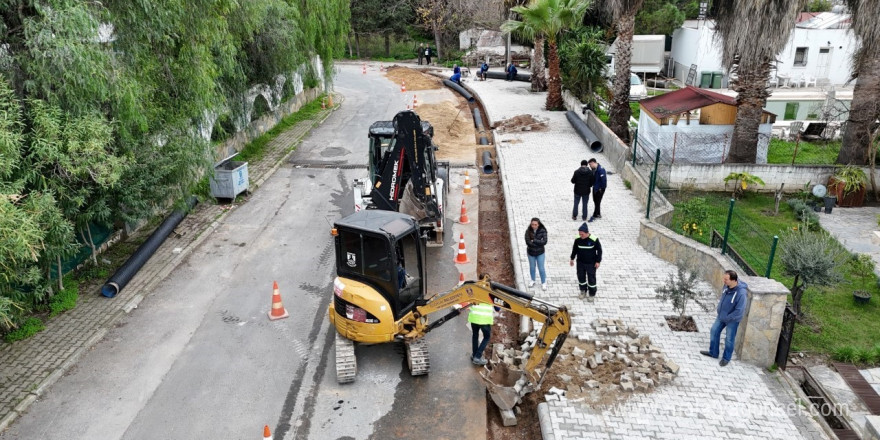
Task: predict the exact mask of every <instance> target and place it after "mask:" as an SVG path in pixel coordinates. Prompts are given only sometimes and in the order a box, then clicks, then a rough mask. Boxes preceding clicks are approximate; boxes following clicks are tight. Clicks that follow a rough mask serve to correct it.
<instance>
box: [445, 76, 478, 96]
mask: <svg viewBox="0 0 880 440" xmlns="http://www.w3.org/2000/svg"><path fill="white" fill-rule="evenodd" d="M443 84H445V85H446V87H449V88H450V89H452V90H455V91H456V92H458V94H459V95H461V96H462V97H464V99H467V102H474V95H471V94H470V92H468V91H467V90H465V89H464V87H462V86H461V85H459V84H457V83H455V82H452V81H450V80H448V79H444V80H443Z"/></svg>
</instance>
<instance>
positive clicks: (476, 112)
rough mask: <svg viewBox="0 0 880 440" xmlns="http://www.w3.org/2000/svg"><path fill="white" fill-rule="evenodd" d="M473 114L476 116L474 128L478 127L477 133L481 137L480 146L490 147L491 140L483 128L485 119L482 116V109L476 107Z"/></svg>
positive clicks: (472, 110)
mask: <svg viewBox="0 0 880 440" xmlns="http://www.w3.org/2000/svg"><path fill="white" fill-rule="evenodd" d="M471 112H472V113H473V114H474V127H476V129H477V133H478V134H479V135H480V139H479V142H480V145H489V138H488V137H487V136H486V129H485V127H483V117H482V116H480V108H479V107H476V106H474V107H473V108H472V109H471Z"/></svg>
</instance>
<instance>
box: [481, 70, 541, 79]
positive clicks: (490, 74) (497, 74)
mask: <svg viewBox="0 0 880 440" xmlns="http://www.w3.org/2000/svg"><path fill="white" fill-rule="evenodd" d="M486 78H491V79H507V72H493V71H491V70H490V71H488V72H486ZM515 79H516V80H517V81H524V82H532V75H531V74H529V73H517V74H516V78H515Z"/></svg>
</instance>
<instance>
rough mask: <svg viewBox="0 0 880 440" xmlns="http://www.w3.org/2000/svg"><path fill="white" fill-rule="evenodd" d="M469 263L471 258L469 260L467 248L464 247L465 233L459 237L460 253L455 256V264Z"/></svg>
mask: <svg viewBox="0 0 880 440" xmlns="http://www.w3.org/2000/svg"><path fill="white" fill-rule="evenodd" d="M467 263H470V260H468V256H467V250H466V249H465V248H464V234H461V235H459V237H458V255H457V256H456V257H455V264H467ZM460 278H461V277H459V279H460Z"/></svg>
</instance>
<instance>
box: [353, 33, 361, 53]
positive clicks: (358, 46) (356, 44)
mask: <svg viewBox="0 0 880 440" xmlns="http://www.w3.org/2000/svg"><path fill="white" fill-rule="evenodd" d="M354 47H355V49H356V50H357V55H358V56H357V57H358V59H360V57H361V36H360V35H358V34H357V33H355V34H354Z"/></svg>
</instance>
